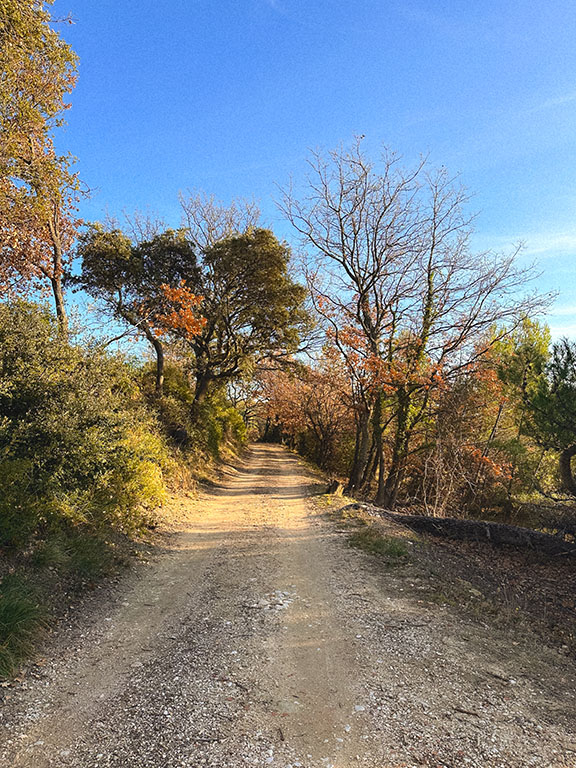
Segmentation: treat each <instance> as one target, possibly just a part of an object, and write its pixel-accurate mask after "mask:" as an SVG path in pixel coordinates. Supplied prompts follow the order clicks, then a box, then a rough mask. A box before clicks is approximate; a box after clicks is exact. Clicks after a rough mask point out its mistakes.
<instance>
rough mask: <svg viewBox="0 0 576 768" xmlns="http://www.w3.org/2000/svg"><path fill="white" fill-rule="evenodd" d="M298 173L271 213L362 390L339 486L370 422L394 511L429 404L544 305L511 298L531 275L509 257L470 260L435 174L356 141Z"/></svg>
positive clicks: (355, 475) (355, 470)
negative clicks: (500, 336)
mask: <svg viewBox="0 0 576 768" xmlns="http://www.w3.org/2000/svg"><path fill="white" fill-rule="evenodd" d="M309 166H310V174H309V177H308V180H307V188H306V191H305V193H304V195H302V196H298V195H297V194H296V193H295V192H294V190H293V189H292V188H289V189H288V190H286V191H285V193H284V197H283V201H282V203H281V207H282V209H283V211H284V212H285V214H286V216H287V218H288V219H289V221H290V222H291V223H292V224H293V226H294V227H295V228H296V230H297V231H298V232H299V233H300V235H301V238H302V242H303V245H304V246H305V248H306V251H307V254H308V256H307V260H306V271H307V277H308V285H309V288H310V291H311V292H312V295H313V298H314V302H315V306H316V309H317V311H318V313H319V314H320V316H321V317H322V318H323V321H324V323H325V324H326V326H327V327H328V328H329V329H330V334H331V337H332V339H333V340H334V341H335V343H336V345H337V346H338V348H339V349H340V350H341V352H342V354H343V355H344V356H345V358H346V360H347V362H348V365H349V369H350V371H351V376H352V378H353V379H355V381H356V384H357V385H358V383H359V382H361V381H362V382H367V383H368V386H367V389H366V388H364V389H363V388H362V386H361V387H359V392H360V396H359V403H361V406H360V407H361V408H363V409H364V411H363V416H362V419H360V418H359V419H358V434H357V446H356V447H357V450H356V460H355V462H354V465H353V467H352V472H351V477H350V485H351V486H356V485H357V484H358V479H359V478H360V477H361V476H362V475H363V474H364V475H365V474H366V470H367V463H368V464H369V463H370V462H369V450H368V447H367V446H368V443H369V439H370V437H369V430H367V429H366V423H367V421H368V422H370V421H371V427H372V435H373V445H374V451H375V459H374V461H373V463H372V466H373V467H374V468H376V467H378V491H377V502H378V503H379V504H386V505H388V506H393V505H394V504H395V502H396V499H397V496H398V492H399V488H400V485H401V483H402V480H403V475H404V470H405V466H406V458H407V456H408V454H409V450H410V441H411V438H412V436H413V434H414V430H415V428H416V426H417V425H418V423H419V422H420V421H421V420H422V419H423V418H424V416H425V415H426V414H427V413H428V409H429V406H430V403H431V395H432V394H433V393H434V391H435V390H436V389H437V388H438V387H439V386H441V384H442V382H443V381H445V380H446V379H449V378H450V377H451V376H454V375H456V374H457V373H458V372H461V371H463V370H468V369H470V368H471V366H473V365H474V363H475V362H476V361H478V360H479V359H481V358H482V356H483V354H485V352H486V351H487V346H486V345H488V346H489V345H490V344H491V343H494V340H495V337H494V335H493V334H492V335H490V334H488V333H487V331H489V330H490V329H491V328H494V327H496V326H498V327H508V328H512V327H513V326H514V325H515V324H516V323H517V322H519V320H520V319H521V318H522V317H523V316H525V315H526V314H529V313H533V312H534V311H536V310H537V309H538V308H541V307H542V304H543V300H542V299H541V298H538V297H536V296H531V297H520V292H521V290H522V289H523V287H524V285H525V283H526V281H527V280H528V279H529V278H530V277H531V276H532V271H531V269H518V268H517V267H516V266H515V262H514V256H515V254H512V255H510V256H500V255H497V254H492V253H485V254H474V253H472V252H471V250H470V246H469V239H470V234H471V224H472V217H470V216H469V215H468V214H467V213H466V211H465V206H466V203H467V196H466V193H465V191H464V190H463V189H462V187H461V186H460V185H459V184H458V182H457V180H456V179H454V178H452V177H450V175H449V174H448V173H447V171H446V169H444V168H441V169H440V170H438V171H433V170H431V169H430V168H429V166H428V162H427V161H426V160H425V159H422V160H420V161H419V162H418V163H417V164H416V166H415V167H414V168H412V169H409V170H406V169H403V168H402V167H401V166H400V163H399V160H398V158H397V156H396V155H394V154H393V153H391V152H388V151H384V153H383V154H382V157H381V158H380V161H379V162H378V163H374V162H372V161H370V160H369V159H368V158H367V157H366V156H365V155H364V153H363V152H362V148H361V142H360V141H359V140H358V141H356V143H355V144H354V145H353V147H352V148H351V149H350V150H348V149H344V148H340V149H338V150H335V151H332V152H330V153H328V155H327V156H323V155H321V154H320V153H314V154H313V155H312V156H311V158H310V161H309ZM506 332H507V331H502V333H506ZM486 339H489V341H488V342H485V340H486ZM483 342H484V343H483ZM368 374H369V376H368ZM357 389H358V386H357ZM367 417H368V418H367ZM386 431H387V432H388V433H390V437H389V441H388V449H389V450H388V453H389V457H388V460H387V461H386V451H385V444H384V435H385V432H386ZM369 473H370V472H369Z"/></svg>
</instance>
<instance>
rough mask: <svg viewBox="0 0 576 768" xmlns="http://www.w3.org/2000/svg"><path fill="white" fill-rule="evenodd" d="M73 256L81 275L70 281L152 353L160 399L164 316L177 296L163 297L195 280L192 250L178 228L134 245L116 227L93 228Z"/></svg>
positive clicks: (172, 308) (196, 269) (196, 282)
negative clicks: (78, 261) (142, 340)
mask: <svg viewBox="0 0 576 768" xmlns="http://www.w3.org/2000/svg"><path fill="white" fill-rule="evenodd" d="M77 254H78V256H79V257H80V259H81V275H80V277H79V278H78V279H77V280H76V281H75V282H76V283H77V284H79V285H80V286H81V287H82V288H84V289H85V290H86V291H87V292H88V293H89V294H90V295H91V296H93V297H94V298H95V299H97V300H99V301H101V302H102V303H103V304H104V305H105V306H106V307H107V308H108V310H109V311H110V313H111V314H112V316H113V317H114V318H115V319H116V320H120V321H121V322H122V323H125V324H127V325H128V326H129V327H130V328H131V329H134V330H135V331H136V332H137V333H140V334H142V335H143V336H145V338H146V339H147V340H148V342H149V343H150V345H151V346H152V348H153V349H154V353H155V356H156V393H157V394H158V396H162V391H163V382H164V341H163V336H164V334H165V333H166V332H168V331H169V329H167V328H166V327H165V326H166V323H165V318H166V317H167V316H168V315H169V313H170V312H174V311H178V308H179V307H178V306H177V305H179V301H178V296H175V297H174V298H173V299H172V297H171V296H169V295H168V293H169V292H170V290H172V291H173V290H175V289H181V288H182V286H185V285H188V286H197V285H199V283H200V282H201V281H200V270H199V267H198V264H197V261H196V253H195V249H194V246H193V245H192V243H191V242H190V241H189V240H188V239H187V238H186V234H185V232H184V231H182V230H179V231H174V230H167V231H165V232H162V233H160V234H157V235H155V236H153V237H152V238H151V239H150V240H144V241H142V242H138V243H134V242H133V241H132V240H131V239H130V238H129V237H128V235H126V234H125V233H124V232H122V231H121V230H120V229H106V228H105V227H103V226H102V225H100V224H94V225H91V226H90V227H88V228H87V230H86V231H85V232H83V233H82V235H81V236H80V239H79V244H78V248H77ZM167 291H168V293H167ZM174 330H175V332H177V331H176V329H174ZM180 330H182V332H184V331H185V330H186V327H185V326H183V328H182V329H178V331H180ZM188 330H189V328H188Z"/></svg>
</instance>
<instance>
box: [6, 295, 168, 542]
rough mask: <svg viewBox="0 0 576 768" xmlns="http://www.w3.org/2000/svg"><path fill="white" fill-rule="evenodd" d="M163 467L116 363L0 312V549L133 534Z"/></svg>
mask: <svg viewBox="0 0 576 768" xmlns="http://www.w3.org/2000/svg"><path fill="white" fill-rule="evenodd" d="M168 461H169V458H168V453H167V451H166V448H165V445H164V442H163V440H162V438H161V437H160V436H159V435H158V434H157V432H156V431H155V426H154V421H153V419H152V417H151V416H150V415H149V414H148V413H147V412H146V411H145V408H144V405H143V401H142V397H141V394H140V391H139V389H138V387H137V386H136V375H135V372H134V371H133V370H131V369H130V367H129V366H128V365H127V364H126V363H125V362H124V361H123V360H122V359H120V358H116V357H113V356H110V355H107V354H105V353H104V352H103V351H102V350H100V349H99V348H98V347H92V348H91V347H90V346H87V345H83V346H79V345H75V344H71V343H69V342H68V341H67V340H65V339H64V338H62V336H61V335H60V334H59V333H58V328H57V325H56V323H55V322H54V320H53V318H52V316H51V315H50V314H49V313H48V312H47V311H46V310H44V309H43V308H41V307H38V306H37V305H33V304H30V303H25V302H17V303H13V304H3V305H0V486H1V487H2V490H3V493H2V495H1V496H0V545H3V546H19V545H22V544H24V543H25V542H26V541H27V540H28V539H29V538H30V537H31V536H32V535H34V534H43V533H44V532H46V531H53V530H54V529H58V528H62V527H75V526H82V525H88V526H91V527H95V528H98V527H100V526H106V525H109V526H110V525H111V526H114V527H115V528H119V529H121V530H130V529H133V528H134V527H135V526H137V525H138V524H139V522H140V521H141V519H142V517H141V511H142V510H143V509H146V508H149V507H152V506H154V505H156V504H157V503H158V502H159V501H160V500H161V498H162V495H163V489H164V485H163V477H162V475H163V468H165V467H166V466H167V464H168Z"/></svg>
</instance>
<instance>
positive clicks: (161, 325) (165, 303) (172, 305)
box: [153, 280, 206, 339]
mask: <svg viewBox="0 0 576 768" xmlns="http://www.w3.org/2000/svg"><path fill="white" fill-rule="evenodd" d="M160 290H161V291H162V307H161V309H160V310H159V311H158V312H156V313H155V314H154V323H153V326H154V328H155V330H156V333H157V334H158V335H159V336H163V335H165V334H173V335H175V336H178V337H179V338H183V339H191V338H193V337H194V336H198V335H199V334H200V333H202V329H203V328H204V326H205V325H206V318H205V317H202V316H201V315H200V314H198V308H199V307H200V305H201V303H202V300H203V296H197V295H196V294H195V293H193V291H192V290H191V289H190V288H188V286H187V285H186V281H185V280H181V281H180V282H179V284H178V285H177V286H170V285H165V284H164V285H161V286H160Z"/></svg>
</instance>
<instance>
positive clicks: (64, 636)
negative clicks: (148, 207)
mask: <svg viewBox="0 0 576 768" xmlns="http://www.w3.org/2000/svg"><path fill="white" fill-rule="evenodd" d="M313 482H314V478H312V477H311V475H310V473H309V472H308V471H307V470H306V468H305V467H304V465H303V464H302V463H301V462H300V461H299V460H298V459H297V458H296V457H294V456H293V455H292V454H289V453H288V452H287V451H285V450H284V449H282V448H281V447H279V446H264V445H257V446H254V447H253V448H252V450H251V454H250V458H249V459H248V460H247V462H246V464H245V466H243V467H242V468H241V469H240V470H239V471H237V472H234V473H232V472H230V473H229V474H228V476H227V478H226V480H225V481H224V483H223V485H222V487H221V488H219V489H217V490H215V491H213V492H211V493H209V494H205V495H204V496H203V497H202V498H201V499H200V500H194V501H190V500H186V502H185V504H186V506H187V507H190V509H187V519H188V521H189V522H188V524H187V526H186V529H185V530H183V531H181V532H179V533H177V534H175V535H174V537H173V539H172V546H171V549H170V551H168V552H166V554H163V555H162V556H161V557H159V558H158V560H157V562H155V563H154V564H152V565H151V566H145V567H142V568H140V569H139V570H137V572H136V573H134V574H132V575H131V576H128V577H127V578H126V579H124V580H123V582H122V583H121V585H120V586H119V587H118V589H117V590H116V591H115V593H114V595H113V597H111V598H110V599H108V600H106V601H104V603H103V604H98V603H96V605H95V606H93V607H92V609H91V610H90V611H87V612H86V613H87V615H86V616H85V617H84V618H83V619H82V621H81V622H79V623H78V624H76V625H74V626H71V627H69V628H62V630H61V631H60V632H59V633H58V635H57V636H56V637H55V638H54V639H53V640H52V641H51V643H50V645H49V646H48V648H47V650H46V654H47V663H46V664H45V666H43V667H39V668H37V669H36V670H35V672H34V674H32V675H29V676H28V677H27V678H25V680H24V681H23V682H22V683H20V684H19V685H18V686H16V687H15V688H12V689H4V690H3V691H2V692H7V693H8V695H7V696H6V699H5V701H4V703H3V705H2V708H1V709H0V716H1V717H0V729H1V730H0V766H2V768H4V767H5V768H48V766H54V767H56V768H65V767H66V768H92V767H94V768H96V767H97V766H98V767H99V768H112V767H113V768H176V767H178V768H184V766H189V767H192V766H194V767H196V766H218V767H219V768H237V767H240V766H250V765H251V766H267V765H275V766H280V767H281V768H298V766H301V767H302V768H330V766H332V767H333V768H353V767H354V766H366V767H368V768H412V767H414V768H417V767H418V766H429V767H430V768H461V767H463V766H472V767H476V768H526V767H527V766H535V768H576V714H575V704H576V675H575V672H574V669H573V666H572V663H571V662H570V660H569V659H567V658H566V657H565V656H562V655H560V654H558V653H557V652H556V651H554V650H552V649H548V648H545V647H543V646H542V645H541V644H539V645H536V644H535V643H534V642H533V641H532V640H531V639H530V637H529V636H528V637H527V636H526V635H522V636H518V637H515V636H514V635H512V634H511V633H510V631H508V632H502V631H499V630H496V629H494V627H492V626H490V625H488V624H483V623H482V621H472V620H471V619H469V618H466V617H465V616H463V615H461V614H460V613H459V611H458V609H457V607H448V606H442V605H438V604H434V603H432V602H430V601H428V600H426V599H423V594H424V592H423V590H424V589H425V587H426V584H425V583H423V579H424V578H425V577H424V576H423V575H422V573H420V572H419V571H418V568H417V564H415V565H414V567H405V568H400V569H392V570H391V569H386V568H384V567H382V566H381V565H379V564H378V562H377V561H376V560H374V559H373V558H370V557H369V556H367V555H365V554H364V553H362V552H359V551H357V550H353V549H350V548H349V547H348V546H347V545H346V542H345V540H344V537H343V536H342V534H341V533H340V532H339V531H338V529H337V528H336V527H335V525H334V524H333V523H331V522H328V521H326V520H325V519H324V517H323V516H322V515H321V514H319V512H318V510H317V509H315V507H314V505H312V504H311V503H310V502H309V501H308V500H307V487H309V486H310V484H311V483H313Z"/></svg>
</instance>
